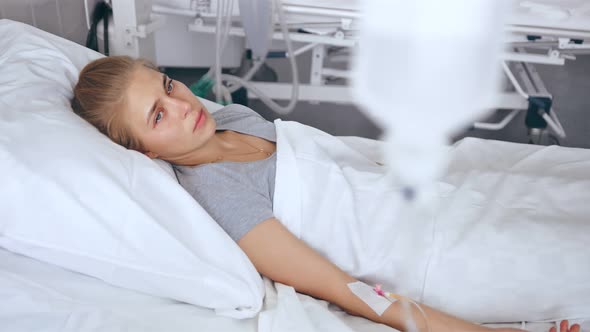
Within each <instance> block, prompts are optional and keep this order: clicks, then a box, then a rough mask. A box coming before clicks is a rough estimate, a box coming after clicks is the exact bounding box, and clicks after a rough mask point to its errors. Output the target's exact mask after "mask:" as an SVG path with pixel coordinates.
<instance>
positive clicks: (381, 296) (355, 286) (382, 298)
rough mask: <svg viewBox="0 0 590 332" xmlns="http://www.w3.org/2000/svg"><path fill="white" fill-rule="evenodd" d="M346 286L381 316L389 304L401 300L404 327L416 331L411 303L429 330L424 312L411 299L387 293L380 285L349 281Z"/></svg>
mask: <svg viewBox="0 0 590 332" xmlns="http://www.w3.org/2000/svg"><path fill="white" fill-rule="evenodd" d="M347 286H348V288H349V289H350V290H351V291H352V293H353V294H354V295H356V296H357V297H358V298H360V299H361V300H362V301H363V302H365V303H366V304H367V305H368V306H369V307H370V308H371V309H372V310H373V311H375V313H377V315H379V316H382V315H383V313H384V312H385V310H387V308H389V306H390V305H391V304H393V303H395V302H398V301H401V304H402V308H403V309H404V311H405V312H406V315H407V316H406V327H407V330H408V331H418V327H417V326H416V322H415V321H414V319H413V318H412V310H411V308H410V306H411V305H414V306H416V308H418V310H419V311H420V314H421V315H422V317H423V318H424V320H425V323H426V328H427V331H428V332H430V331H431V329H430V324H429V323H428V317H427V316H426V312H424V310H423V309H422V307H421V306H420V305H419V304H418V303H416V302H414V301H413V300H412V299H409V298H406V297H403V296H402V297H401V298H399V296H397V295H395V294H392V293H389V292H384V291H383V290H382V289H381V285H377V286H376V287H375V288H372V287H371V286H369V285H367V284H365V283H364V282H362V281H356V282H351V283H348V284H347Z"/></svg>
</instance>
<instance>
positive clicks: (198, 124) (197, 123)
mask: <svg viewBox="0 0 590 332" xmlns="http://www.w3.org/2000/svg"><path fill="white" fill-rule="evenodd" d="M204 122H205V112H203V110H201V112H199V115H198V116H197V119H196V120H195V127H194V128H193V132H194V131H195V130H197V129H198V128H201V127H202V126H203V123H204Z"/></svg>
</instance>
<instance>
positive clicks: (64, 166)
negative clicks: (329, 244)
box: [0, 20, 590, 332]
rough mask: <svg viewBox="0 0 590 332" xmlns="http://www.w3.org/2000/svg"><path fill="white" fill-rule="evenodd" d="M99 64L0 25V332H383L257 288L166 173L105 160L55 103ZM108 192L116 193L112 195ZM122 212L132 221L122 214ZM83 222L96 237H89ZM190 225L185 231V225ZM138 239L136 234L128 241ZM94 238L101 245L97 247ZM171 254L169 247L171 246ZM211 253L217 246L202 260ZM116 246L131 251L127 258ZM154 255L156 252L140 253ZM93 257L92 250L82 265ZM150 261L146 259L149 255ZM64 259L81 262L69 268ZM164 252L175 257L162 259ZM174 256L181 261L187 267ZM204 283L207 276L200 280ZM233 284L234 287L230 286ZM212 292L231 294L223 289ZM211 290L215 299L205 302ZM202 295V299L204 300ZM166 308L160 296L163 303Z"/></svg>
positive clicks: (367, 143) (23, 28) (97, 143)
mask: <svg viewBox="0 0 590 332" xmlns="http://www.w3.org/2000/svg"><path fill="white" fill-rule="evenodd" d="M99 56H100V55H98V54H97V53H94V52H92V51H90V50H88V49H85V48H83V47H81V46H79V45H77V44H74V43H72V42H69V41H67V40H64V39H62V38H59V37H56V36H54V35H51V34H49V33H46V32H43V31H41V30H38V29H35V28H33V27H31V26H28V25H25V24H22V23H17V22H13V21H9V20H0V105H1V106H2V107H1V111H0V160H2V163H0V168H1V169H0V182H1V183H2V184H3V185H2V186H1V187H0V202H2V203H1V204H2V209H0V247H2V249H0V294H2V301H1V302H0V330H2V331H11V332H12V331H109V332H111V331H194V330H206V331H228V332H231V331H260V332H266V331H286V330H288V329H292V330H295V331H358V332H373V331H375V332H377V331H391V330H392V329H390V328H388V327H385V326H383V325H379V324H374V323H372V322H369V321H367V320H365V319H361V318H356V317H352V316H349V315H346V314H345V313H343V312H342V311H341V310H339V309H338V308H335V307H333V306H329V305H328V304H327V303H326V302H324V301H319V300H316V299H313V298H311V297H309V296H305V295H302V294H297V293H295V292H294V291H293V289H292V288H290V287H287V286H284V285H281V284H278V283H272V282H270V281H269V280H266V279H265V280H264V281H262V282H259V281H257V280H256V278H257V275H256V274H255V273H253V271H252V267H251V266H250V265H248V262H247V260H246V259H245V256H244V255H243V254H242V253H241V252H240V251H239V249H237V246H235V244H233V243H232V242H231V239H229V237H227V236H225V235H223V234H222V231H221V229H220V228H219V227H218V226H217V225H216V224H214V222H212V221H211V220H205V219H206V215H204V214H202V213H204V212H202V211H201V210H200V208H199V207H198V206H197V205H196V203H195V202H193V201H191V200H192V198H191V197H190V196H188V195H187V194H185V193H183V191H182V188H180V186H179V185H178V183H176V182H175V181H173V180H172V178H171V177H170V176H168V175H170V174H168V175H167V173H166V171H168V172H169V171H170V169H169V167H168V168H167V167H166V165H165V164H158V165H155V164H154V162H153V161H151V160H149V159H148V158H147V157H145V156H142V155H140V154H138V153H135V152H131V151H126V150H125V149H123V148H121V147H118V146H115V145H114V143H112V142H110V141H109V140H108V139H106V138H105V137H103V136H102V135H100V134H98V132H96V131H95V130H94V129H93V128H92V127H90V126H89V125H88V124H86V123H84V122H83V121H81V120H80V119H78V118H77V117H76V116H74V115H73V114H71V109H70V107H69V98H71V94H72V90H71V89H72V87H73V84H74V83H75V81H76V76H75V75H76V72H77V71H78V70H80V68H82V67H83V66H84V65H85V63H87V62H88V61H89V60H91V59H94V58H97V57H99ZM204 102H206V101H204ZM206 105H207V107H208V108H209V109H210V110H211V111H214V110H215V109H216V108H217V109H218V108H220V107H221V106H220V105H216V104H214V103H211V102H206ZM54 128H55V129H54ZM347 140H348V141H349V142H350V144H351V146H354V145H356V146H358V147H359V148H362V149H363V150H365V151H368V150H370V149H369V148H371V147H372V148H373V149H376V147H377V145H378V144H379V143H378V142H377V141H372V140H367V139H360V138H358V139H355V138H347ZM80 142H83V144H82V145H80ZM84 144H88V145H84ZM523 147H526V146H523ZM88 160H90V162H88ZM161 168H164V170H162V169H161ZM94 173H96V174H94ZM121 174H122V175H121ZM119 175H121V176H120V177H119ZM95 177H96V179H99V180H100V182H97V181H95V180H96V179H95ZM138 177H139V179H140V180H141V181H138ZM112 178H116V179H115V180H113V186H112V187H102V186H101V183H102V182H110V181H111V179H112ZM151 178H155V180H150V179H151ZM120 179H123V180H121V181H119V180H120ZM150 181H153V182H150ZM143 182H148V183H149V184H151V185H154V186H156V187H155V188H157V190H154V189H153V188H154V187H152V188H151V189H150V190H147V189H149V188H146V187H142V186H143ZM85 186H90V187H91V189H92V190H91V191H88V190H87V188H84V187H85ZM120 187H124V188H125V190H127V192H123V193H121V192H120V191H118V190H117V188H120ZM107 189H108V190H109V191H106V192H103V193H102V194H101V193H100V192H101V191H103V190H107ZM97 192H98V194H97ZM139 192H143V194H142V195H140V194H139ZM133 193H135V194H136V196H135V197H134V198H133V201H127V200H126V199H127V198H126V197H127V196H129V194H133ZM119 195H124V196H119ZM125 195H126V196H125ZM167 196H171V197H167ZM113 199H115V200H124V201H125V202H126V203H127V205H122V206H117V205H116V204H115V203H113V201H112V200H113ZM153 202H158V203H160V204H164V205H165V204H170V207H171V208H174V207H176V208H178V209H181V206H180V205H174V204H175V203H174V202H178V204H183V205H190V204H192V205H190V209H189V210H190V211H188V210H187V211H188V212H183V213H185V215H183V217H187V216H193V217H194V216H197V217H199V218H201V219H203V220H201V222H202V223H200V224H199V225H198V226H199V229H198V232H194V230H192V229H190V228H183V227H184V226H182V225H178V224H172V223H170V222H168V223H167V222H165V221H162V220H160V219H161V215H158V212H157V211H153V210H151V208H150V207H149V206H150V205H151V204H148V203H152V204H153ZM108 210H115V212H117V214H113V215H110V216H109V215H107V214H105V213H108V212H109V211H108ZM136 210H137V211H141V213H140V214H135V211H136ZM196 210H198V211H196ZM195 211H196V212H195ZM199 211H200V212H199ZM169 213H176V212H174V211H172V212H169ZM178 213H180V212H178ZM191 213H192V214H191ZM122 216H125V217H126V219H125V218H122ZM109 218H111V219H116V220H114V221H115V222H114V223H112V224H109V223H111V222H112V221H113V220H110V219H109ZM120 218H122V219H120ZM158 218H160V219H158ZM93 219H97V223H98V224H99V225H101V227H103V228H101V227H98V228H94V227H95V226H96V225H95V224H94V221H93ZM170 219H174V218H172V217H170ZM143 220H156V221H160V223H159V224H158V225H157V227H155V228H150V227H151V226H152V224H150V223H148V222H146V223H144V224H135V223H134V222H135V221H143ZM119 222H120V223H119ZM172 222H173V221H172ZM190 223H191V222H190V220H188V219H187V220H186V224H190ZM183 224H185V222H183ZM108 225H111V226H115V227H114V228H108V227H107V226H108ZM138 226H141V227H142V228H141V229H140V228H134V227H138ZM87 228H92V229H91V231H87ZM143 228H149V229H150V232H151V233H149V232H148V233H142V232H143ZM105 229H106V230H107V231H108V232H106V233H103V232H102V231H103V230H105ZM179 230H180V231H179ZM128 231H132V232H128ZM118 232H122V233H118ZM162 232H163V233H162ZM199 233H204V235H200V234H199ZM112 234H116V236H117V237H116V241H114V242H112V243H111V242H108V241H106V240H108V239H111V238H110V236H111V235H112ZM162 234H164V235H162ZM187 234H189V235H190V236H193V237H192V238H191V237H190V236H189V235H187ZM187 236H188V237H187ZM142 237H145V238H144V239H143V240H145V242H144V241H141V240H142ZM170 238H173V239H174V240H173V241H172V240H170ZM188 239H192V240H194V241H206V242H207V241H208V242H209V243H208V245H209V246H208V247H202V248H200V247H194V248H193V246H195V244H194V243H191V242H190V241H189V242H186V240H188ZM99 240H100V241H99ZM156 240H157V241H156ZM160 241H161V242H160ZM171 241H172V242H174V241H176V242H177V243H181V246H180V247H176V246H173V245H171V244H170V243H172V242H171ZM183 241H185V242H183ZM215 241H219V242H220V243H221V246H219V247H213V248H212V247H211V246H210V245H214V242H215ZM95 242H96V243H95ZM127 242H132V245H130V246H129V247H127V246H126V245H127ZM154 242H155V243H158V244H159V246H154V245H153V243H154ZM224 246H225V249H224ZM93 247H96V248H98V250H96V251H92V250H93ZM111 247H113V249H112V251H110V250H111ZM154 247H155V249H156V250H153V251H150V248H154ZM96 248H94V249H96ZM127 249H130V251H128V250H127ZM215 249H219V250H220V251H219V252H215V253H214V254H212V255H209V256H207V255H208V253H207V251H214V250H215ZM76 250H85V252H84V253H82V254H83V255H79V254H80V253H79V252H77V251H76ZM224 250H225V251H224ZM169 252H174V253H181V254H183V255H179V256H182V257H177V256H176V255H170V256H168V257H166V255H165V254H167V253H169ZM187 252H192V253H193V254H194V255H195V256H190V257H188V258H187V257H185V256H184V255H185V254H186V253H187ZM113 253H114V254H113ZM110 254H112V255H111V256H108V255H110ZM100 255H103V256H100ZM117 255H121V256H125V258H126V259H128V261H127V262H126V263H127V264H130V263H129V262H131V261H133V263H134V264H135V265H139V264H140V263H141V264H145V265H143V266H142V268H143V270H142V269H135V270H133V269H134V268H135V267H137V266H131V265H129V266H124V267H126V268H127V269H126V270H122V269H121V266H118V268H117V266H116V264H115V263H117V264H119V265H120V264H121V261H117V262H115V263H113V262H112V261H111V262H109V261H108V260H106V259H100V258H101V257H102V258H104V257H109V259H111V260H113V261H114V260H116V259H117V258H118V257H117ZM142 259H143V260H142ZM169 261H174V262H169ZM187 262H188V263H189V265H190V264H197V265H198V264H201V263H202V262H206V264H203V265H199V266H200V267H199V268H200V270H195V271H188V272H189V273H188V274H191V273H200V275H196V276H193V277H194V280H189V281H186V280H184V279H182V280H181V279H174V280H176V282H178V285H169V283H170V281H168V282H165V280H167V279H165V278H172V277H174V276H175V275H174V273H183V272H185V271H182V270H181V269H179V266H181V268H187V267H186V266H184V264H185V263H187ZM226 262H229V264H226ZM109 264H111V265H109ZM210 266H215V268H214V269H212V268H211V269H210V268H209V267H210ZM148 268H153V269H156V270H158V269H159V270H158V272H159V274H158V275H157V277H154V276H153V275H149V274H147V272H149V271H147V270H148ZM105 271H106V272H105ZM212 271H214V272H215V273H217V275H213V276H211V277H210V276H208V275H207V273H211V272H212ZM236 273H241V274H242V275H238V276H237V277H232V274H236ZM250 277H252V278H250ZM236 278H237V279H236ZM170 280H172V279H170ZM216 280H220V281H221V282H219V283H216ZM185 281H186V283H185ZM225 281H227V282H228V283H229V284H230V285H231V287H227V288H224V285H225V284H224V282H225ZM236 285H238V287H235V286H236ZM167 287H172V288H167ZM260 287H262V290H263V293H265V294H266V296H265V299H264V302H263V304H262V305H261V306H260V307H259V308H254V309H252V308H250V309H251V311H250V312H249V314H248V315H249V317H247V316H248V315H245V316H242V317H240V318H243V319H237V318H229V317H226V316H232V315H233V316H234V317H235V316H237V315H239V312H244V311H245V312H248V310H249V308H248V307H244V308H241V309H240V308H237V309H236V310H235V312H230V313H229V314H228V312H229V311H231V310H227V309H224V310H226V311H225V312H224V311H223V310H222V309H223V308H222V306H223V305H224V299H225V298H227V299H231V301H235V302H236V303H237V302H239V301H241V300H243V298H242V297H241V296H240V295H241V294H246V295H248V292H249V291H252V292H253V293H256V292H257V291H259V290H260ZM192 288H197V289H198V290H199V291H202V293H200V294H196V295H195V296H192V297H191V296H187V297H186V298H185V297H183V296H185V293H193V289H192ZM217 288H219V289H220V291H219V292H217V293H216V292H215V289H217ZM211 289H214V290H212V291H211V293H207V290H211ZM171 294H173V295H174V296H168V295H171ZM256 294H259V293H256ZM201 298H207V300H208V301H210V302H208V303H209V304H210V306H209V307H208V308H205V306H197V305H193V304H189V303H194V302H198V303H201V302H199V301H200V299H201ZM216 300H219V301H218V302H216ZM228 301H229V300H228ZM254 306H255V305H254ZM211 308H215V309H216V310H212V309H211ZM220 308H221V309H220ZM258 311H260V313H257V312H258ZM219 313H222V314H223V313H225V315H219ZM580 322H581V323H582V330H585V329H590V317H588V318H587V319H580ZM550 324H551V323H550V322H548V323H522V322H515V323H512V325H510V324H507V325H510V326H514V327H526V328H527V329H529V330H530V331H535V332H536V331H539V332H540V331H547V330H548V328H549V326H551V325H550Z"/></svg>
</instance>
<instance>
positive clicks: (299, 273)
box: [238, 218, 517, 332]
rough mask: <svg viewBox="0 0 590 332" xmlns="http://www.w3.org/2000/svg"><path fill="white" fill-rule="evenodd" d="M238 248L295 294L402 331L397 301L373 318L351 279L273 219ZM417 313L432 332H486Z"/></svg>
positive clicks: (423, 327) (419, 324)
mask: <svg viewBox="0 0 590 332" xmlns="http://www.w3.org/2000/svg"><path fill="white" fill-rule="evenodd" d="M326 241H329V239H326ZM238 245H239V246H240V247H241V248H242V249H243V250H244V252H245V253H246V255H248V257H249V258H250V260H251V261H252V263H253V264H254V266H255V267H256V269H257V270H258V272H260V273H261V274H263V275H264V276H266V277H268V278H270V279H272V280H274V281H278V282H281V283H283V284H286V285H290V286H292V287H293V288H295V290H296V291H298V292H300V293H304V294H308V295H311V296H313V297H316V298H320V299H323V300H326V301H328V302H331V303H334V304H336V305H338V306H340V307H341V308H342V309H344V310H345V311H347V312H348V313H351V314H353V315H357V316H362V317H365V318H368V319H370V320H372V321H374V322H378V323H382V324H386V325H388V326H391V327H393V328H395V329H398V330H400V331H406V330H407V327H406V326H405V319H404V317H405V313H406V309H404V308H403V307H402V305H401V304H400V302H399V301H398V302H395V303H394V304H392V305H390V306H389V308H388V309H387V310H386V311H385V312H384V313H383V315H382V316H379V315H377V314H376V313H375V312H374V311H373V310H372V309H371V308H370V307H369V306H368V305H367V304H365V302H363V301H362V300H361V299H359V298H358V297H357V296H356V295H354V294H353V293H352V292H351V291H350V290H349V288H348V286H347V284H348V283H350V282H354V281H356V279H354V278H353V277H351V276H349V275H348V274H346V273H345V272H344V271H342V270H340V269H339V268H338V267H337V266H336V265H334V264H332V263H331V262H329V261H328V260H326V259H325V258H324V257H322V256H321V255H320V254H318V253H317V252H315V251H314V250H313V249H311V248H310V247H308V246H307V245H306V244H305V243H304V242H303V241H301V240H299V239H297V238H296V237H295V236H293V235H292V234H291V233H290V232H289V231H288V230H287V229H286V228H285V227H284V226H283V225H282V224H281V223H280V222H279V221H278V220H277V219H274V218H273V219H268V220H266V221H264V222H262V223H260V224H258V225H257V226H256V227H254V228H253V229H252V230H251V231H250V232H248V233H247V234H246V235H244V236H243V237H242V238H241V239H240V240H239V241H238ZM421 307H422V309H423V310H424V311H425V312H426V315H427V317H428V324H429V326H430V329H431V331H432V332H443V331H449V332H450V331H453V332H460V331H489V330H490V329H489V328H485V327H482V326H479V325H476V324H473V323H470V322H467V321H465V320H462V319H459V318H456V317H453V316H450V315H447V314H444V313H442V312H440V311H437V310H435V309H431V308H429V307H427V306H425V305H421ZM411 308H412V309H411V310H412V316H413V317H414V319H415V322H416V326H417V327H418V329H419V330H420V331H427V328H426V322H425V321H424V319H423V317H422V315H421V314H420V312H419V311H418V310H417V308H416V307H415V306H411ZM514 331H517V330H514Z"/></svg>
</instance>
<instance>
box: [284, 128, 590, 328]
mask: <svg viewBox="0 0 590 332" xmlns="http://www.w3.org/2000/svg"><path fill="white" fill-rule="evenodd" d="M275 124H276V128H277V148H278V150H277V174H276V187H275V196H274V212H275V216H276V217H277V218H278V219H279V220H281V222H282V223H284V224H285V226H286V227H287V228H288V229H289V230H290V231H291V232H293V233H294V234H295V235H296V236H297V237H299V238H301V239H302V240H304V241H305V242H306V243H307V244H309V245H310V246H311V247H313V248H315V249H316V250H317V251H319V252H320V253H322V254H323V255H324V256H325V257H327V258H328V259H329V260H331V261H332V262H334V263H335V264H337V265H338V266H339V267H340V268H342V269H343V270H345V271H347V272H348V273H350V274H351V275H353V276H355V277H357V278H360V279H362V280H364V281H366V282H368V283H382V284H383V285H384V288H385V289H390V290H392V291H395V292H397V293H401V294H405V295H408V296H411V297H412V298H414V299H417V300H419V301H422V302H424V303H426V304H429V305H431V306H434V307H436V308H438V309H441V310H443V311H446V312H449V313H451V314H455V315H457V316H460V317H462V318H466V319H469V320H472V321H479V322H507V321H521V320H527V321H542V320H552V319H559V318H581V317H588V316H590V264H588V263H589V262H590V250H588V243H590V222H589V220H588V219H589V218H590V217H589V216H590V204H589V202H590V150H583V149H572V148H562V147H538V146H530V145H524V144H514V143H504V142H497V141H486V140H479V139H464V140H462V141H461V142H460V143H459V144H457V145H456V146H455V147H454V148H453V149H452V151H451V153H452V158H453V159H452V162H451V165H450V169H449V171H448V172H447V174H446V176H445V177H444V178H443V179H442V180H441V181H440V182H438V183H437V195H436V199H435V203H436V204H435V205H434V207H433V208H432V209H430V210H421V209H415V208H412V207H411V206H409V205H408V204H405V203H404V202H403V201H402V200H401V197H400V195H399V189H398V188H397V187H396V186H395V184H392V183H390V182H389V181H385V173H386V167H384V166H380V165H378V164H377V163H375V159H376V158H374V157H371V156H378V153H376V152H375V149H379V147H378V146H376V145H375V144H374V145H373V147H372V149H371V145H368V144H367V145H366V146H364V147H363V146H361V147H360V149H359V146H356V147H353V146H351V145H347V144H345V143H344V141H343V140H342V139H339V138H337V137H334V136H331V135H329V134H326V133H324V132H322V131H320V130H317V129H315V128H312V127H308V126H305V125H302V124H299V123H296V122H287V121H281V120H276V121H275ZM365 149H366V150H365Z"/></svg>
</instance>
